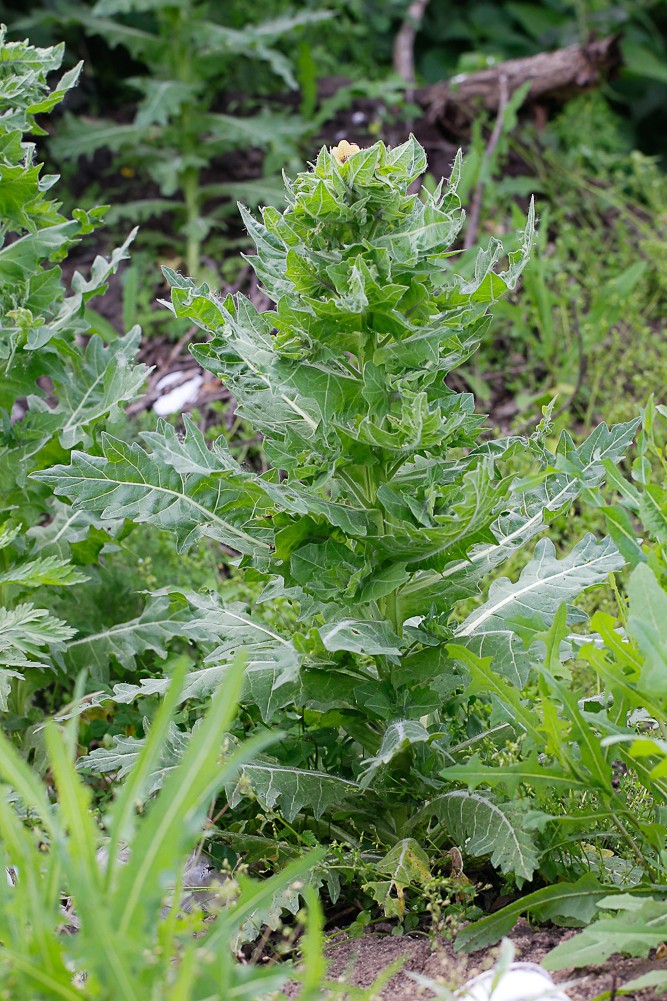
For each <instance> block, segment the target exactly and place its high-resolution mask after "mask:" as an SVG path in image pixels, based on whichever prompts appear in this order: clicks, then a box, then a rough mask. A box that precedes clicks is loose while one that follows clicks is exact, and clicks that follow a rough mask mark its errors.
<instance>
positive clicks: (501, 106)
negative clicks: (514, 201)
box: [463, 76, 509, 250]
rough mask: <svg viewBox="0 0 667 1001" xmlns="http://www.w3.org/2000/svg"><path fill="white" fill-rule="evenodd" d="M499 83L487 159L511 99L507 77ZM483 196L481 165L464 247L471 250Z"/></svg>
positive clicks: (498, 135)
mask: <svg viewBox="0 0 667 1001" xmlns="http://www.w3.org/2000/svg"><path fill="white" fill-rule="evenodd" d="M498 83H499V90H500V94H499V97H498V114H497V115H496V121H495V124H494V126H493V131H492V132H491V135H490V137H489V141H488V143H487V146H486V151H485V153H484V157H485V159H486V160H487V161H489V160H491V159H492V157H493V154H494V152H495V149H496V146H497V145H498V140H499V139H500V136H501V135H502V131H503V115H504V114H505V108H506V106H507V102H508V100H509V88H508V85H507V77H506V76H501V77H500V80H499V81H498ZM483 197H484V179H483V174H482V169H481V167H480V172H479V180H478V181H477V187H476V188H475V193H474V195H473V197H472V201H471V203H470V215H469V216H468V228H467V230H466V235H465V239H464V241H463V247H464V249H465V250H470V248H471V247H472V245H473V244H474V242H475V240H476V239H477V228H478V226H479V214H480V212H481V209H482V198H483Z"/></svg>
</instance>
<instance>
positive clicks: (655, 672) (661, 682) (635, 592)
mask: <svg viewBox="0 0 667 1001" xmlns="http://www.w3.org/2000/svg"><path fill="white" fill-rule="evenodd" d="M628 593H629V597H630V615H629V616H628V625H627V628H628V633H629V635H630V637H631V638H632V639H633V640H634V641H635V642H636V643H637V645H638V647H639V649H640V650H641V652H642V653H643V654H644V663H643V665H642V668H641V677H642V682H643V686H644V687H645V688H646V690H647V691H648V692H650V693H651V695H652V696H653V697H659V698H660V697H662V698H664V697H665V696H666V695H667V672H666V671H665V665H666V664H667V646H666V645H665V639H664V628H665V621H666V620H665V615H667V595H666V594H665V592H664V591H663V589H662V588H661V587H660V585H659V584H658V582H657V580H656V578H655V574H654V573H653V571H652V570H651V569H650V568H649V567H648V566H646V565H645V564H640V565H639V566H638V567H636V568H635V569H634V570H633V572H632V574H631V576H630V584H629V587H628Z"/></svg>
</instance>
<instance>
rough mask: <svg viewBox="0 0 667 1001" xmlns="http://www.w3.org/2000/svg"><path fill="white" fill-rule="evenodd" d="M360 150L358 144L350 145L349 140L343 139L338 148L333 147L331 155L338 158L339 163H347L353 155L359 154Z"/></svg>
mask: <svg viewBox="0 0 667 1001" xmlns="http://www.w3.org/2000/svg"><path fill="white" fill-rule="evenodd" d="M359 149H360V147H359V146H357V144H356V143H349V142H348V141H347V139H341V141H340V142H339V143H338V145H337V146H333V147H332V149H331V155H332V156H333V157H335V158H336V160H337V161H338V163H345V161H346V160H349V159H350V157H351V156H352V155H353V153H358V152H359Z"/></svg>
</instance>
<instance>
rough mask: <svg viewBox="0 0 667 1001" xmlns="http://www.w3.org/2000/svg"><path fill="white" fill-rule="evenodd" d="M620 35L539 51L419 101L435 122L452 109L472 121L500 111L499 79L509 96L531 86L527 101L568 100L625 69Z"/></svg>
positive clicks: (465, 76)
mask: <svg viewBox="0 0 667 1001" xmlns="http://www.w3.org/2000/svg"><path fill="white" fill-rule="evenodd" d="M619 42H620V35H618V34H616V35H610V36H609V37H608V38H601V39H599V40H597V41H593V42H588V43H587V44H585V45H570V46H569V47H568V48H566V49H556V50H555V51H554V52H540V53H539V54H538V55H536V56H527V57H526V58H524V59H509V60H508V61H507V62H504V63H499V64H498V65H497V66H493V67H490V68H489V69H485V70H480V71H479V72H477V73H460V74H458V75H457V76H455V77H452V79H451V80H445V81H443V82H441V83H436V84H432V85H431V86H430V87H422V88H421V89H419V90H417V91H416V93H415V99H416V100H417V102H418V103H419V104H420V105H421V106H422V107H423V108H424V109H425V110H426V112H427V114H428V117H429V118H430V119H431V121H436V120H437V119H439V118H442V117H443V116H444V114H445V111H446V109H447V108H448V107H452V106H453V107H454V108H458V109H459V110H462V111H464V112H465V113H466V114H467V116H468V117H469V116H470V115H472V114H473V113H474V110H475V107H476V106H479V105H481V106H482V107H484V108H486V109H487V110H488V111H498V107H499V103H500V86H499V84H500V78H501V77H503V76H504V77H506V79H507V89H508V98H509V97H511V96H512V94H513V93H514V92H515V91H516V90H518V88H519V87H520V86H521V85H522V84H524V83H526V82H527V81H529V82H530V88H529V90H528V93H527V95H526V101H527V102H530V101H536V100H539V99H542V98H550V99H553V100H558V101H565V100H567V99H568V97H571V96H572V95H573V94H575V93H576V92H577V91H581V90H587V89H590V88H591V87H595V86H597V85H598V84H599V83H600V82H601V80H603V79H604V78H605V77H608V76H611V75H613V74H614V73H615V72H616V70H618V69H619V67H620V66H621V65H622V58H621V51H620V46H619Z"/></svg>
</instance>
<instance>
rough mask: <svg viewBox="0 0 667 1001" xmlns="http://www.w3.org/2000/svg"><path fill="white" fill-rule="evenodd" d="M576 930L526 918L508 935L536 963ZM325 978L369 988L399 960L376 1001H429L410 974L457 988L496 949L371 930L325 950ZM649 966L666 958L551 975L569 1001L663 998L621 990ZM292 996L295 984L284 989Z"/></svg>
mask: <svg viewBox="0 0 667 1001" xmlns="http://www.w3.org/2000/svg"><path fill="white" fill-rule="evenodd" d="M574 934H576V931H574V930H572V929H564V928H555V927H547V928H533V927H531V925H529V924H528V922H527V921H524V920H521V921H519V922H518V923H517V925H516V927H515V929H514V931H513V932H512V934H511V935H510V936H509V937H510V939H511V940H512V942H513V943H514V947H515V950H516V955H515V959H516V960H522V961H524V962H532V963H539V962H540V961H541V960H542V959H543V957H544V956H545V955H546V954H547V953H548V952H549V951H550V950H551V949H553V948H555V947H556V946H557V945H558V943H559V942H562V941H564V940H565V939H568V938H570V937H571V936H572V935H574ZM327 954H328V958H329V978H330V979H331V980H340V981H343V982H344V983H347V984H349V985H350V986H353V985H354V986H358V987H370V986H371V985H372V984H374V983H375V981H376V980H377V979H378V977H380V976H381V975H382V974H383V973H384V972H385V971H386V970H387V968H388V967H391V966H392V964H394V963H397V962H399V963H402V966H401V969H400V971H399V972H397V973H395V974H394V975H393V976H392V977H391V978H390V979H389V981H388V982H384V985H383V986H380V987H379V990H378V992H377V994H375V995H374V997H375V998H376V999H377V1001H421V999H423V1001H430V999H432V998H434V997H435V994H434V992H432V991H430V990H428V989H427V988H424V987H421V986H420V985H419V984H418V983H417V982H416V981H415V980H413V979H412V978H411V976H410V974H411V973H418V974H423V975H424V976H426V977H429V978H430V979H431V980H434V981H435V982H436V983H440V984H443V985H444V986H446V987H449V988H450V989H456V988H459V987H461V986H462V985H463V984H464V983H465V982H466V981H467V980H469V979H471V978H472V977H474V976H476V975H477V974H478V973H481V972H483V971H484V970H487V969H489V968H490V967H491V966H493V964H494V962H495V960H496V957H497V955H498V948H497V947H493V948H490V949H481V950H479V951H478V952H475V953H473V954H471V955H466V954H465V953H460V952H459V953H457V952H454V949H453V947H452V945H451V943H450V942H446V941H444V940H440V941H438V942H437V943H436V944H435V945H434V946H432V945H431V942H430V940H429V938H428V936H426V935H419V936H418V937H415V936H413V937H411V936H409V935H404V936H400V937H396V936H393V935H390V934H379V933H378V932H377V931H374V932H370V933H368V934H366V935H364V937H363V938H360V939H349V938H342V940H341V941H339V942H337V943H336V944H335V945H333V946H331V947H330V949H329V950H328V953H327ZM653 970H667V961H665V960H662V961H659V960H655V959H626V958H622V957H620V956H612V957H611V958H610V959H609V960H608V961H607V962H606V963H604V964H602V965H601V966H597V967H588V968H583V969H577V970H559V971H557V972H555V973H553V974H552V977H553V979H554V981H555V982H556V983H558V984H560V985H562V986H561V989H562V990H563V991H564V993H565V994H566V995H567V996H568V997H569V998H570V999H571V1001H593V999H594V998H595V999H600V1001H602V999H603V998H607V999H609V1001H614V998H616V997H625V998H631V999H636V1001H655V999H657V998H658V997H661V996H662V997H664V996H665V993H664V992H663V993H662V994H661V993H659V992H657V991H656V990H654V989H653V988H650V989H645V990H641V991H632V992H630V993H625V992H623V993H622V987H623V984H625V983H627V982H629V981H630V980H634V979H635V978H636V977H639V976H642V975H643V974H645V973H648V972H650V971H653ZM287 994H288V996H289V997H294V998H296V997H297V995H298V989H297V988H296V986H294V987H293V988H292V990H291V993H290V991H289V990H288V991H287Z"/></svg>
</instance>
